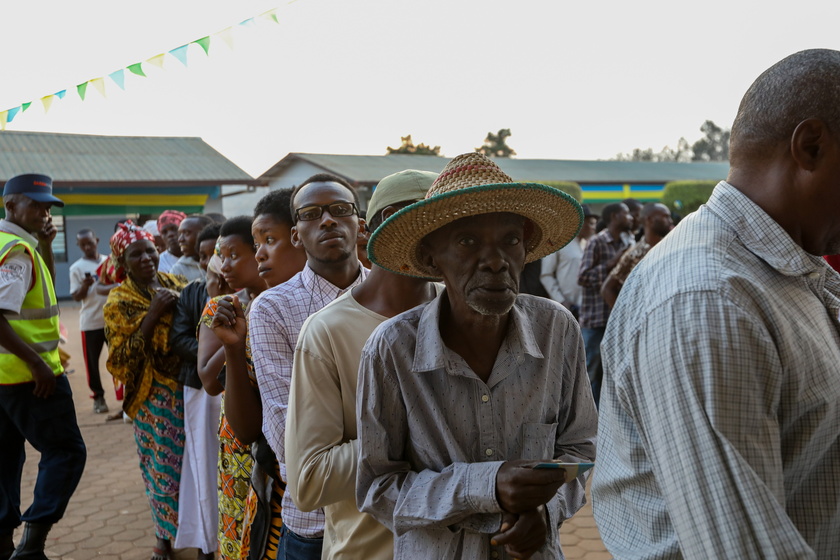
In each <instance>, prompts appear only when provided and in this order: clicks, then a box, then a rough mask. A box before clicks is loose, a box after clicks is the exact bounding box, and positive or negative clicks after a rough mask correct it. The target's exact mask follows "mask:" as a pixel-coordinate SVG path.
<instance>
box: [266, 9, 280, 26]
mask: <svg viewBox="0 0 840 560" xmlns="http://www.w3.org/2000/svg"><path fill="white" fill-rule="evenodd" d="M268 17H270V18H271V19H272V21H274V23H280V20H279V19H277V10H270V11H269V12H268Z"/></svg>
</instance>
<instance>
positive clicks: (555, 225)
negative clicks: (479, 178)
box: [368, 183, 583, 280]
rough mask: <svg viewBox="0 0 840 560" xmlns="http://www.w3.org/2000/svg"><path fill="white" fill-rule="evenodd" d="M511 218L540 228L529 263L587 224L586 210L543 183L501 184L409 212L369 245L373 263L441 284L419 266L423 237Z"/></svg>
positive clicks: (435, 199) (453, 194)
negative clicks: (478, 220)
mask: <svg viewBox="0 0 840 560" xmlns="http://www.w3.org/2000/svg"><path fill="white" fill-rule="evenodd" d="M496 212H509V213H512V214H518V215H520V216H523V217H525V218H526V219H528V220H530V221H531V222H532V223H533V224H534V226H535V228H534V232H533V234H532V235H531V236H530V237H529V238H528V239H527V240H526V243H527V245H526V247H525V262H526V263H528V262H532V261H535V260H537V259H541V258H542V257H544V256H546V255H549V254H551V253H553V252H555V251H558V250H560V249H561V248H563V247H564V246H566V245H567V244H568V243H569V242H570V241H571V240H572V239H574V238H575V236H577V234H578V232H579V231H580V228H581V226H582V224H583V209H581V207H580V204H578V202H577V201H576V200H575V199H574V198H572V197H571V196H569V195H568V194H566V193H565V192H563V191H561V190H559V189H555V188H554V187H549V186H548V185H541V184H539V183H498V184H492V185H478V186H475V187H466V188H461V189H457V190H453V191H450V192H446V193H442V194H437V195H434V196H432V197H430V198H427V199H425V200H421V201H420V202H416V203H414V204H412V205H411V206H407V207H405V208H403V209H402V210H400V211H399V212H397V213H395V214H394V215H393V216H391V217H390V218H388V219H387V220H385V221H384V222H383V223H382V225H380V226H379V227H378V228H377V229H376V231H375V232H374V233H373V235H372V236H371V238H370V241H369V242H368V258H369V259H370V260H371V262H373V263H375V264H376V265H378V266H381V267H382V268H385V269H388V270H390V271H391V272H396V273H398V274H404V275H406V276H414V277H417V278H427V279H430V280H440V275H439V274H437V273H436V272H435V271H434V270H431V269H429V268H427V267H426V266H424V265H423V263H422V262H420V255H419V252H418V249H419V247H420V242H421V241H422V240H423V238H424V237H426V236H427V235H429V234H430V233H432V232H433V231H435V230H438V229H440V228H442V227H443V226H445V225H447V224H449V223H451V222H454V221H455V220H460V219H461V218H467V217H470V216H478V215H481V214H492V213H496Z"/></svg>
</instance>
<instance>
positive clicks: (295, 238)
mask: <svg viewBox="0 0 840 560" xmlns="http://www.w3.org/2000/svg"><path fill="white" fill-rule="evenodd" d="M289 241H291V242H292V246H293V247H295V248H296V249H303V241H301V240H300V235H298V230H297V226H296V225H295V226H292V229H291V232H290V234H289Z"/></svg>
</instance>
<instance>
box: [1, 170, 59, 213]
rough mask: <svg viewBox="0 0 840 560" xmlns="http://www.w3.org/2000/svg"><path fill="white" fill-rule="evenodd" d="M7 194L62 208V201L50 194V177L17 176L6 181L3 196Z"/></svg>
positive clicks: (35, 175) (30, 174) (34, 174)
mask: <svg viewBox="0 0 840 560" xmlns="http://www.w3.org/2000/svg"><path fill="white" fill-rule="evenodd" d="M9 194H22V195H24V196H26V197H27V198H31V199H32V200H35V201H37V202H51V203H53V204H54V205H55V206H59V207H63V206H64V201H62V200H61V199H60V198H56V197H54V196H53V194H52V177H48V176H47V175H38V174H37V173H27V174H25V175H17V176H15V177H12V178H11V179H9V180H8V181H6V186H5V187H3V196H6V195H9Z"/></svg>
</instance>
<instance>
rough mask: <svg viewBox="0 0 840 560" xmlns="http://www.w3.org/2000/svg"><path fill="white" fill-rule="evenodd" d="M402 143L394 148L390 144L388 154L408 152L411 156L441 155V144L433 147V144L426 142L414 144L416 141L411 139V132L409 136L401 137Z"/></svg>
mask: <svg viewBox="0 0 840 560" xmlns="http://www.w3.org/2000/svg"><path fill="white" fill-rule="evenodd" d="M400 140H401V142H402V143H401V144H400V147H399V148H392V147H391V146H388V154H389V155H390V154H408V155H410V156H439V155H440V146H435V147H434V148H432V147H431V146H427V145H426V144H423V143H420V144H418V145H417V146H415V145H414V142H413V141H412V140H411V134H409V135H408V136H403V137H401V138H400Z"/></svg>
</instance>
